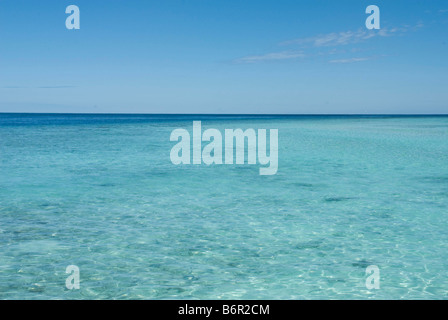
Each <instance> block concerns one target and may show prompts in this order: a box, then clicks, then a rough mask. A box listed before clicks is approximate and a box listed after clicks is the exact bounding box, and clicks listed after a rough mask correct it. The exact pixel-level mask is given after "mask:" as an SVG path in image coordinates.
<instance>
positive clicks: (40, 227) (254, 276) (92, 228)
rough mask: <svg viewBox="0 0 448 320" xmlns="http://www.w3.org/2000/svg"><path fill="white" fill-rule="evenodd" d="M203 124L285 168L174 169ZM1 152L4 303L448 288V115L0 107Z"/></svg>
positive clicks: (422, 293)
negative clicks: (241, 137)
mask: <svg viewBox="0 0 448 320" xmlns="http://www.w3.org/2000/svg"><path fill="white" fill-rule="evenodd" d="M193 120H202V126H203V129H206V128H217V129H220V130H222V132H223V131H224V129H225V128H229V129H236V128H242V129H245V128H255V129H258V128H266V129H271V128H272V129H278V130H279V170H278V173H277V174H276V175H274V176H260V175H259V172H258V170H259V165H240V166H236V165H235V166H233V165H221V166H217V165H215V166H209V167H207V166H205V165H196V166H193V165H183V166H175V165H173V164H172V163H171V161H170V150H171V147H172V146H173V145H174V144H175V143H173V142H170V141H169V137H170V133H171V131H172V130H174V129H176V128H186V129H188V130H189V131H190V132H191V128H192V121H193ZM0 163H1V167H0V168H1V176H0V299H16V298H19V299H20V298H21V299H82V298H88V299H142V298H144V299H188V298H194V299H205V298H207V299H321V298H324V299H326V298H331V299H333V298H341V299H353V298H355V299H400V298H406V299H446V298H448V271H447V270H448V229H447V221H448V220H447V218H448V117H344V116H339V117H325V116H320V117H310V116H307V117H287V116H285V117H276V116H265V117H261V116H260V117H249V116H228V117H214V116H163V115H159V116H143V115H134V116H130V115H90V116H87V115H15V114H0ZM68 265H77V266H78V267H79V268H80V272H81V289H80V290H72V291H70V290H68V289H66V287H65V279H66V277H67V276H68V275H67V274H66V273H65V268H66V267H67V266H68ZM369 265H377V266H378V267H379V269H380V276H381V278H380V285H381V287H380V289H379V290H368V289H367V288H366V286H365V281H366V273H365V272H366V271H365V269H366V267H367V266H369Z"/></svg>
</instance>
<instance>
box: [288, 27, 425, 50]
mask: <svg viewBox="0 0 448 320" xmlns="http://www.w3.org/2000/svg"><path fill="white" fill-rule="evenodd" d="M422 26H423V25H422V24H417V25H416V26H414V27H409V26H404V27H399V28H398V27H397V28H382V29H380V30H364V29H359V30H357V31H343V32H332V33H327V34H320V35H317V36H314V37H308V38H298V39H294V40H289V41H285V42H282V43H280V45H293V44H299V45H303V46H306V45H311V46H313V47H334V46H340V45H347V44H353V43H359V42H362V41H365V40H368V39H371V38H374V37H390V36H393V35H396V34H400V33H405V32H407V31H409V30H410V29H411V28H416V27H422Z"/></svg>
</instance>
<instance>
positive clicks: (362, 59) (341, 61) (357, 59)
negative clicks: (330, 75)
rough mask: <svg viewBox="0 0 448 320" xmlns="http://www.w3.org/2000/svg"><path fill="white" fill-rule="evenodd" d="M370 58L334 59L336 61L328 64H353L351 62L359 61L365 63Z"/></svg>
mask: <svg viewBox="0 0 448 320" xmlns="http://www.w3.org/2000/svg"><path fill="white" fill-rule="evenodd" d="M370 59H371V58H367V57H364V58H348V59H336V60H330V61H329V62H330V63H353V62H360V61H367V60H370Z"/></svg>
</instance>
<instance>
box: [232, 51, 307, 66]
mask: <svg viewBox="0 0 448 320" xmlns="http://www.w3.org/2000/svg"><path fill="white" fill-rule="evenodd" d="M303 57H305V54H303V53H302V52H292V51H284V52H274V53H267V54H264V55H259V56H247V57H243V58H239V59H236V60H234V62H235V63H255V62H263V61H272V60H288V59H297V58H303Z"/></svg>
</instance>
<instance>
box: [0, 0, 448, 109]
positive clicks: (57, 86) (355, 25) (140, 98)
mask: <svg viewBox="0 0 448 320" xmlns="http://www.w3.org/2000/svg"><path fill="white" fill-rule="evenodd" d="M71 4H74V5H77V6H78V7H79V8H80V11H81V29H80V30H67V29H66V28H65V19H66V17H67V16H68V15H67V14H66V13H65V8H66V7H67V6H68V5H71ZM370 4H375V5H377V6H379V8H380V10H381V29H380V30H367V28H366V27H365V20H366V18H367V16H368V15H367V14H366V13H365V9H366V7H367V6H368V5H370ZM447 57H448V2H447V1H446V0H442V1H436V0H433V1H413V0H407V1H402V0H394V1H361V0H352V1H345V0H344V1H330V0H313V1H298V0H277V1H275V0H269V1H267V0H257V1H253V0H244V1H242V0H238V1H236V0H226V1H205V0H201V1H199V0H188V1H172V0H166V1H155V0H153V1H141V0H126V1H124V0H123V1H120V0H114V1H106V0H96V1H92V0H89V1H86V0H71V1H63V0H54V1H49V0H41V1H31V0H28V1H22V0H0V112H95V113H97V112H98V113H103V112H119V113H293V114H303V113H304V114H310V113H311V114H315V113H355V114H363V113H448V59H447Z"/></svg>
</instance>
